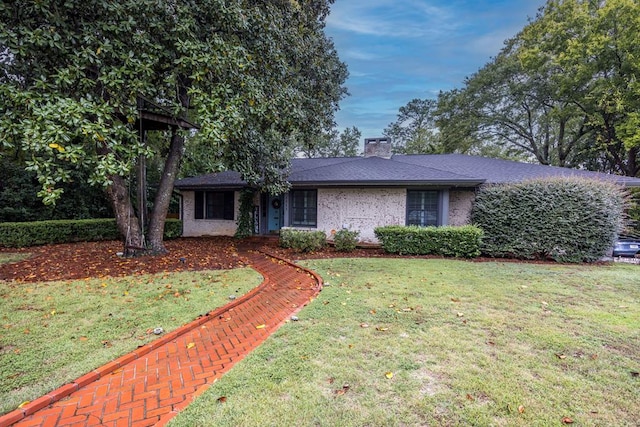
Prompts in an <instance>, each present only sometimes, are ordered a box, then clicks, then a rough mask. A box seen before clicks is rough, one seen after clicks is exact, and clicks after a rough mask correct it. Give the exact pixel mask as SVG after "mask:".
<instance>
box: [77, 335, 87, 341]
mask: <svg viewBox="0 0 640 427" xmlns="http://www.w3.org/2000/svg"><path fill="white" fill-rule="evenodd" d="M78 339H79V340H80V341H86V340H88V339H89V338H87V337H85V336H82V337H80V338H78Z"/></svg>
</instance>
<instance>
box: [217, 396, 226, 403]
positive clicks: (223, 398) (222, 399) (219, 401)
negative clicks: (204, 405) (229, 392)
mask: <svg viewBox="0 0 640 427" xmlns="http://www.w3.org/2000/svg"><path fill="white" fill-rule="evenodd" d="M226 401H227V396H220V397H219V398H218V403H224V402H226Z"/></svg>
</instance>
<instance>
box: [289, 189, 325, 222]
mask: <svg viewBox="0 0 640 427" xmlns="http://www.w3.org/2000/svg"><path fill="white" fill-rule="evenodd" d="M290 202H291V208H290V221H289V222H290V224H291V225H292V226H297V227H315V226H316V225H317V224H318V190H292V191H291V198H290Z"/></svg>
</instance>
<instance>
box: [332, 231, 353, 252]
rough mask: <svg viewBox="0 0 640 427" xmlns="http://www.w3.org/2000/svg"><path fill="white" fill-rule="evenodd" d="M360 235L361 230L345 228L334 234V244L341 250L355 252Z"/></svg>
mask: <svg viewBox="0 0 640 427" xmlns="http://www.w3.org/2000/svg"><path fill="white" fill-rule="evenodd" d="M359 236H360V232H359V231H350V230H345V229H344V228H343V229H341V230H338V231H336V233H335V234H334V235H333V244H334V245H335V247H336V250H337V251H339V252H353V251H354V250H355V249H356V247H357V246H358V237H359Z"/></svg>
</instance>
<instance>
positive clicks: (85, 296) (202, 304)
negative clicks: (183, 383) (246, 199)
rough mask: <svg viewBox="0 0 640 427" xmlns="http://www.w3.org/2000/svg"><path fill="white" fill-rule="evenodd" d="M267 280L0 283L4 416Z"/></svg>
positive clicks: (182, 277)
mask: <svg viewBox="0 0 640 427" xmlns="http://www.w3.org/2000/svg"><path fill="white" fill-rule="evenodd" d="M1 261H2V259H0V262H1ZM261 281H262V277H261V276H260V275H259V274H257V273H256V272H255V271H253V270H251V269H248V268H243V269H235V270H229V271H200V272H189V273H172V274H169V273H166V274H154V275H137V276H129V277H122V278H103V279H91V280H78V281H66V282H42V283H18V282H5V281H0V414H2V413H5V412H8V411H11V410H13V409H16V407H17V406H18V405H20V404H21V403H22V402H25V401H30V400H34V399H36V398H38V397H40V396H42V395H44V394H46V393H48V392H49V391H51V390H53V389H55V388H57V387H60V386H62V385H64V384H66V383H68V382H71V381H73V380H74V379H76V378H78V377H80V376H82V375H84V374H85V373H87V372H90V371H91V370H93V369H95V368H97V367H99V366H101V365H103V364H105V363H107V362H109V361H111V360H113V359H116V358H118V357H119V356H121V355H123V354H126V353H128V352H130V351H133V350H135V349H136V348H137V347H138V346H140V345H142V344H145V343H147V342H149V341H151V340H153V339H155V338H157V337H156V335H154V334H153V333H152V331H153V329H154V328H156V327H162V328H163V329H164V330H165V331H167V332H168V331H171V330H174V329H176V328H178V327H179V326H181V325H183V324H186V323H188V322H190V321H192V320H194V319H195V318H196V317H198V315H201V314H205V313H207V312H209V311H211V310H213V309H215V308H217V307H220V306H222V305H224V304H226V303H228V302H229V295H237V296H240V295H243V294H245V293H246V292H247V291H249V290H250V289H253V288H255V287H256V286H257V285H259V284H260V282H261Z"/></svg>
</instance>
